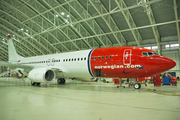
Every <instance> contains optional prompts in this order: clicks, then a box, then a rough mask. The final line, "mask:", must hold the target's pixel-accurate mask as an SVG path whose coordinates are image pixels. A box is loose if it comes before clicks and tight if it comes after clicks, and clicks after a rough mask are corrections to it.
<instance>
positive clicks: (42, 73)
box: [28, 68, 56, 83]
mask: <svg viewBox="0 0 180 120" xmlns="http://www.w3.org/2000/svg"><path fill="white" fill-rule="evenodd" d="M28 76H29V79H30V80H32V81H33V82H40V83H43V82H53V81H54V80H55V78H56V74H55V72H54V70H52V69H49V68H35V69H32V70H31V71H30V72H29V74H28Z"/></svg>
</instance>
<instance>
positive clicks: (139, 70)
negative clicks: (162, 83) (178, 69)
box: [89, 47, 176, 78]
mask: <svg viewBox="0 0 180 120" xmlns="http://www.w3.org/2000/svg"><path fill="white" fill-rule="evenodd" d="M89 59H90V73H91V75H92V76H93V77H107V78H112V77H118V78H135V77H136V78H138V77H145V76H151V75H155V74H158V73H161V72H164V71H167V70H169V69H171V68H173V67H174V66H175V65H176V63H175V62H174V61H173V60H171V59H169V58H166V57H164V56H160V55H157V54H156V52H155V51H152V50H149V49H144V48H139V47H112V48H99V49H94V50H92V53H91V54H90V58H89Z"/></svg>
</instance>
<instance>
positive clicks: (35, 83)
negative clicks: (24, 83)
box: [31, 81, 40, 86]
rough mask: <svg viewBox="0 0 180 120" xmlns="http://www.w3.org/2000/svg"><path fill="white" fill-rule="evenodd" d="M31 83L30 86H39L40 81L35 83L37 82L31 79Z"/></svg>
mask: <svg viewBox="0 0 180 120" xmlns="http://www.w3.org/2000/svg"><path fill="white" fill-rule="evenodd" d="M31 85H32V86H35V85H37V86H39V85H40V83H37V82H33V81H31Z"/></svg>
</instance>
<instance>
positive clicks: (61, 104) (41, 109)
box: [0, 78, 180, 120]
mask: <svg viewBox="0 0 180 120" xmlns="http://www.w3.org/2000/svg"><path fill="white" fill-rule="evenodd" d="M125 86H127V85H125ZM147 89H156V90H157V92H158V93H160V94H157V93H154V92H150V91H147ZM161 93H163V94H161ZM178 94H180V83H179V85H177V86H162V87H154V86H153V84H148V86H144V85H142V88H141V89H139V90H135V89H134V88H133V87H130V88H129V87H126V88H117V85H114V83H101V82H79V81H72V80H67V82H66V84H65V85H58V84H56V83H53V84H47V85H46V84H41V86H31V85H30V82H29V80H28V79H25V80H24V81H23V80H19V79H14V78H0V120H50V119H52V120H57V119H58V120H115V119H123V120H126V119H128V120H130V119H133V120H139V119H140V120H141V119H146V120H152V119H153V120H160V119H161V120H178V119H180V114H179V113H180V96H178ZM170 95H174V96H170Z"/></svg>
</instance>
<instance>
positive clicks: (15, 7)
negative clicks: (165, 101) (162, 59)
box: [0, 0, 180, 76]
mask: <svg viewBox="0 0 180 120" xmlns="http://www.w3.org/2000/svg"><path fill="white" fill-rule="evenodd" d="M179 6H180V1H179V0H134V1H132V0H102V1H101V0H13V1H12V0H1V3H0V10H1V11H0V16H1V17H0V19H1V21H0V25H1V31H0V37H1V42H0V46H1V47H0V49H1V51H0V54H1V57H0V61H8V46H7V35H8V34H11V35H12V36H13V40H14V44H15V47H16V49H17V52H18V54H19V55H21V56H23V57H31V56H38V55H47V54H53V53H62V52H69V51H77V50H86V49H93V48H102V47H114V46H137V47H145V48H148V49H152V50H155V51H157V52H158V53H159V54H161V55H164V56H167V57H173V59H174V60H175V61H176V63H177V66H176V67H175V68H174V69H173V71H176V74H177V75H179V76H180V68H179V66H180V65H179V54H180V53H179V51H180V50H179V43H180V35H179V16H180V12H179V11H180V8H179ZM172 52H173V54H174V55H172V54H168V53H172Z"/></svg>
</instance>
